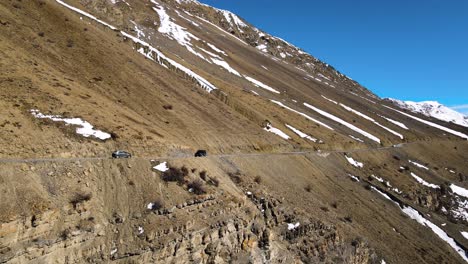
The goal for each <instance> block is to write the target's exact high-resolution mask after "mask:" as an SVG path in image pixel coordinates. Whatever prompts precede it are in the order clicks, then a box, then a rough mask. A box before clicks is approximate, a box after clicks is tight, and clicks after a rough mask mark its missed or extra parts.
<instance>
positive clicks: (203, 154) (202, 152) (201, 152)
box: [195, 149, 207, 157]
mask: <svg viewBox="0 0 468 264" xmlns="http://www.w3.org/2000/svg"><path fill="white" fill-rule="evenodd" d="M206 155H207V154H206V150H203V149H200V150H197V152H195V157H206Z"/></svg>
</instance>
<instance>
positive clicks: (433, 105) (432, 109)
mask: <svg viewBox="0 0 468 264" xmlns="http://www.w3.org/2000/svg"><path fill="white" fill-rule="evenodd" d="M388 100H390V101H391V102H393V103H394V104H396V105H398V106H399V107H401V108H403V109H408V110H410V111H411V112H414V113H420V114H423V115H425V116H430V117H434V118H437V119H439V120H442V121H445V122H452V123H455V124H458V125H460V126H464V127H468V117H467V116H465V115H463V114H462V113H459V112H457V111H455V110H453V109H450V108H448V107H446V106H445V105H442V104H440V103H439V102H435V101H425V102H419V103H418V102H412V101H400V100H396V99H391V98H388Z"/></svg>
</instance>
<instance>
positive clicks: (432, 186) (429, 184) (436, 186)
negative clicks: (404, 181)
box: [411, 172, 440, 189]
mask: <svg viewBox="0 0 468 264" xmlns="http://www.w3.org/2000/svg"><path fill="white" fill-rule="evenodd" d="M411 176H412V177H413V178H415V179H416V181H417V182H419V183H420V184H422V185H424V186H427V187H429V188H433V189H440V186H439V185H435V184H432V183H428V182H427V181H425V180H424V179H423V178H421V177H419V176H418V175H416V174H414V173H412V172H411Z"/></svg>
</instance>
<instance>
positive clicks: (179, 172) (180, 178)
mask: <svg viewBox="0 0 468 264" xmlns="http://www.w3.org/2000/svg"><path fill="white" fill-rule="evenodd" d="M187 175H188V169H187V168H186V167H185V166H184V167H182V168H169V169H168V170H167V171H165V172H163V173H162V174H161V179H162V180H163V181H165V182H177V183H179V184H183V183H184V182H185V177H187Z"/></svg>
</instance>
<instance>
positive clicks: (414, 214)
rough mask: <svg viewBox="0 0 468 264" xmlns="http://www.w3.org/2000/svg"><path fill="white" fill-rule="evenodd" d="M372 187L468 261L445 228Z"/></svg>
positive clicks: (464, 253) (463, 251)
mask: <svg viewBox="0 0 468 264" xmlns="http://www.w3.org/2000/svg"><path fill="white" fill-rule="evenodd" d="M371 188H372V189H373V190H375V191H377V192H378V193H379V194H381V195H382V196H383V197H385V198H386V199H388V200H390V201H392V202H393V203H395V204H396V205H397V206H398V207H399V208H400V209H401V211H402V212H403V213H405V214H406V215H407V216H409V217H410V218H411V219H413V220H416V221H417V222H418V223H419V224H421V225H423V226H426V227H428V228H429V229H431V230H432V232H434V234H436V235H437V236H438V237H439V238H440V239H442V240H444V241H445V242H447V244H448V245H449V246H450V247H452V248H453V249H454V250H455V251H456V252H457V253H458V254H459V255H460V256H461V257H462V258H463V259H464V260H465V261H466V262H468V257H467V256H466V252H465V250H463V249H462V248H461V247H460V246H459V245H458V244H457V242H455V240H454V239H453V238H451V237H450V236H449V235H448V234H447V233H445V231H444V230H442V229H441V228H440V227H438V226H437V225H435V224H433V223H432V222H431V221H429V220H427V219H426V218H424V216H423V215H421V214H420V213H419V212H418V211H417V210H415V209H414V208H412V207H409V206H400V204H399V203H397V202H395V201H393V200H392V199H391V198H390V196H388V195H387V194H385V193H383V192H381V191H379V190H377V188H375V187H373V186H371Z"/></svg>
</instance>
